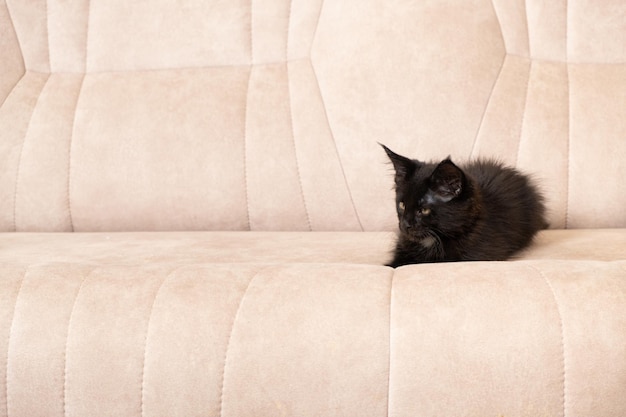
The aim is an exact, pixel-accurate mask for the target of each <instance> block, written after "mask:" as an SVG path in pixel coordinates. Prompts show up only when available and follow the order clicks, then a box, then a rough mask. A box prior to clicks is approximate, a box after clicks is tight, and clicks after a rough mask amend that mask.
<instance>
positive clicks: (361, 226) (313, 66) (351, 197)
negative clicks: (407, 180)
mask: <svg viewBox="0 0 626 417" xmlns="http://www.w3.org/2000/svg"><path fill="white" fill-rule="evenodd" d="M311 68H313V75H314V76H315V82H316V83H317V91H319V95H320V99H321V100H322V107H323V108H324V117H325V118H326V124H327V125H328V130H329V132H330V137H331V139H332V140H333V146H334V148H335V154H336V156H337V162H338V163H339V168H340V169H341V175H342V176H343V181H344V183H345V185H346V190H347V191H348V197H349V198H350V202H351V203H352V210H353V211H354V215H355V217H356V220H357V222H358V223H359V227H360V228H361V231H362V232H363V231H365V229H364V227H363V222H362V221H361V216H360V215H359V211H358V210H357V208H356V204H355V202H354V196H353V195H352V190H351V189H350V183H349V182H348V177H347V176H346V170H345V169H344V167H343V162H342V160H341V154H340V153H339V147H338V146H337V139H336V138H335V133H334V132H333V128H332V126H331V124H330V118H329V117H328V110H327V109H326V101H325V100H324V95H323V94H322V87H321V85H320V81H319V79H318V77H317V71H316V70H315V65H313V60H311Z"/></svg>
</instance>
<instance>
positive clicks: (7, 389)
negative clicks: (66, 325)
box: [4, 268, 28, 417]
mask: <svg viewBox="0 0 626 417" xmlns="http://www.w3.org/2000/svg"><path fill="white" fill-rule="evenodd" d="M27 274H28V268H26V269H24V274H23V275H22V280H21V281H20V286H19V287H18V289H17V292H16V293H15V304H14V305H13V317H11V327H9V336H8V338H7V361H6V375H5V381H4V382H5V386H4V389H5V398H6V412H7V414H6V415H7V417H8V416H9V359H10V358H11V357H10V355H9V354H10V353H11V335H12V334H13V327H14V325H15V313H16V312H17V302H18V299H19V297H20V293H21V292H22V287H23V286H24V281H26V275H27Z"/></svg>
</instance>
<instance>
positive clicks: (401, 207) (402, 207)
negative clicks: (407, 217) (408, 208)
mask: <svg viewBox="0 0 626 417" xmlns="http://www.w3.org/2000/svg"><path fill="white" fill-rule="evenodd" d="M398 208H399V209H400V211H404V203H403V202H402V201H400V202H399V203H398Z"/></svg>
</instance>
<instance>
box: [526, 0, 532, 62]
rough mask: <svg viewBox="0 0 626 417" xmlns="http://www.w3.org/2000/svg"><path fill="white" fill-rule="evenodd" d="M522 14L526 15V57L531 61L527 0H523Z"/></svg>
mask: <svg viewBox="0 0 626 417" xmlns="http://www.w3.org/2000/svg"><path fill="white" fill-rule="evenodd" d="M524 16H525V17H526V39H527V41H528V59H530V60H531V62H532V56H533V55H532V53H531V52H530V20H529V19H528V0H524Z"/></svg>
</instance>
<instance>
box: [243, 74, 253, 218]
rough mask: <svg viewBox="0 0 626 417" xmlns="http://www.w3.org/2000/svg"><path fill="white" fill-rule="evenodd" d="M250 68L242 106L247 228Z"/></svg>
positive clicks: (248, 213)
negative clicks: (244, 101) (244, 102)
mask: <svg viewBox="0 0 626 417" xmlns="http://www.w3.org/2000/svg"><path fill="white" fill-rule="evenodd" d="M252 69H253V65H252V64H250V72H249V74H248V87H247V90H246V104H245V106H244V110H243V112H244V116H243V119H244V120H243V181H244V191H245V194H246V195H245V197H246V221H247V223H248V230H252V223H251V221H250V190H249V184H248V182H249V179H248V143H247V142H248V105H249V102H250V83H251V82H252Z"/></svg>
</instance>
